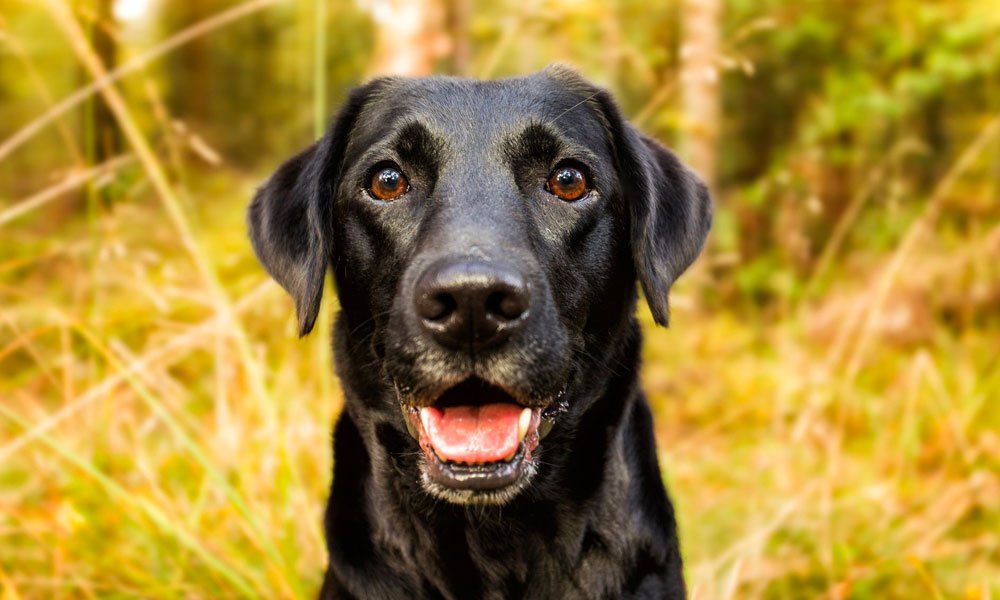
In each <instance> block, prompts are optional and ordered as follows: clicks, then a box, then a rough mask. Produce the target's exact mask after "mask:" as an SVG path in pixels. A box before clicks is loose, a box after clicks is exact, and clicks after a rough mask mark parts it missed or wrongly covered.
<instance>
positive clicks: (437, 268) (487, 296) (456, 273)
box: [414, 260, 530, 351]
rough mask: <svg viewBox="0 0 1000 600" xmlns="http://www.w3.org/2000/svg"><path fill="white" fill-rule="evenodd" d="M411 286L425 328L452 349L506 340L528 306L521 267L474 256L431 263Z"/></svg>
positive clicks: (526, 289) (470, 348)
mask: <svg viewBox="0 0 1000 600" xmlns="http://www.w3.org/2000/svg"><path fill="white" fill-rule="evenodd" d="M414 292H415V293H414V304H415V307H416V311H417V317H418V318H419V319H420V323H421V325H422V326H423V328H424V330H425V331H427V332H428V333H429V334H430V335H431V336H432V337H433V338H434V339H435V340H436V341H437V342H438V343H439V344H441V345H442V346H444V347H446V348H449V349H452V350H461V349H467V350H470V351H478V350H483V349H485V348H488V347H491V346H495V345H497V344H500V343H502V342H504V341H506V340H507V338H509V337H510V335H511V334H512V333H514V331H516V330H517V329H519V328H520V327H521V326H522V325H523V324H524V322H525V320H526V317H527V314H528V309H529V307H530V294H529V292H528V285H527V283H526V282H525V280H524V277H522V276H521V274H520V273H518V272H517V271H516V270H514V269H512V268H510V267H506V266H502V265H498V264H494V263H487V262H482V261H477V260H458V261H442V262H438V263H435V264H433V265H431V266H430V267H429V268H428V269H427V270H426V271H424V272H423V273H422V274H421V275H420V277H419V279H417V285H416V288H415V290H414Z"/></svg>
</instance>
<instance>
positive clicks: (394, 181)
mask: <svg viewBox="0 0 1000 600" xmlns="http://www.w3.org/2000/svg"><path fill="white" fill-rule="evenodd" d="M378 179H379V183H381V184H382V186H383V187H385V188H388V189H390V190H394V189H396V187H397V186H399V171H397V170H396V169H382V171H381V172H380V173H379V174H378Z"/></svg>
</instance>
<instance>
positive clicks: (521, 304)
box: [486, 291, 528, 321]
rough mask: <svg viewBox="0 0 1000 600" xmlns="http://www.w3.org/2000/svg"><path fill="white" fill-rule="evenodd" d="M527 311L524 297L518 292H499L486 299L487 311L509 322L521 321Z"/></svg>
mask: <svg viewBox="0 0 1000 600" xmlns="http://www.w3.org/2000/svg"><path fill="white" fill-rule="evenodd" d="M527 310H528V307H527V303H526V302H525V299H524V296H523V295H521V294H518V293H516V292H513V293H512V292H509V291H497V292H493V293H492V294H490V295H489V296H488V297H487V298H486V311H487V312H488V313H489V314H491V315H493V316H496V317H500V318H502V319H505V320H508V321H513V320H514V319H519V318H520V317H521V316H522V315H523V314H524V313H525V311H527Z"/></svg>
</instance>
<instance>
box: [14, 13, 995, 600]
mask: <svg viewBox="0 0 1000 600" xmlns="http://www.w3.org/2000/svg"><path fill="white" fill-rule="evenodd" d="M269 4H271V2H270V1H265V0H259V1H256V2H248V3H245V6H249V7H251V8H254V9H256V8H259V7H261V6H265V5H269ZM47 6H48V7H49V10H50V11H51V12H52V14H53V15H54V16H55V17H56V21H57V22H59V23H61V26H62V29H63V32H64V34H65V35H66V36H67V39H69V40H75V42H76V46H77V51H78V53H79V55H80V57H81V60H82V61H83V63H84V64H86V65H87V67H88V69H89V70H90V72H91V74H92V76H93V77H94V78H95V80H96V81H98V82H99V83H98V84H95V85H93V86H90V87H88V88H86V89H88V90H89V91H88V92H86V93H87V94H91V93H95V92H100V93H102V94H104V95H105V97H106V98H107V99H109V100H110V102H111V105H112V107H114V108H115V114H116V117H117V118H118V120H119V123H121V124H122V125H123V128H124V130H125V131H126V133H127V134H128V138H129V142H130V150H131V152H132V153H133V154H134V156H135V159H134V160H133V158H131V157H132V154H130V155H126V156H125V157H123V158H120V159H116V160H114V161H112V162H111V163H108V164H105V165H100V166H97V167H94V168H90V169H86V168H82V167H81V168H79V169H78V170H76V171H74V172H72V173H70V174H69V175H68V176H67V177H66V178H65V179H64V180H62V181H60V182H58V183H56V184H54V185H52V186H50V187H45V186H42V191H41V192H39V193H37V194H34V195H31V196H29V197H28V198H26V199H24V200H20V201H17V200H11V201H10V202H9V203H7V202H5V204H4V205H3V206H0V236H2V240H3V242H2V244H0V399H2V401H0V599H2V600H14V599H18V598H60V597H66V598H77V597H83V598H91V597H94V598H96V597H101V598H104V597H112V598H114V597H147V598H177V597H196V598H197V597H201V598H209V597H210V598H225V597H266V598H287V597H297V598H304V597H311V596H313V595H314V594H315V590H316V588H317V586H318V584H319V580H320V576H321V573H322V569H323V566H324V560H325V556H324V550H323V542H322V539H321V529H320V522H321V510H322V506H323V501H324V499H325V496H326V491H327V488H328V486H329V477H330V472H331V468H330V467H331V465H330V461H331V455H330V447H329V435H330V426H331V424H332V421H333V419H334V417H335V415H336V412H337V410H338V408H339V404H340V393H339V390H338V388H337V383H336V381H335V380H334V378H333V377H332V375H331V372H330V368H329V365H330V363H331V355H330V350H329V344H328V336H327V335H326V333H325V332H326V331H327V330H328V329H329V325H330V320H331V316H332V313H333V312H334V311H335V310H336V307H335V306H334V301H333V300H332V298H333V294H332V292H331V293H328V294H327V296H326V298H327V304H326V305H325V308H324V311H323V315H322V317H321V321H320V324H319V326H318V327H317V332H318V333H317V334H314V335H313V336H312V337H311V338H308V339H306V340H301V341H300V340H298V339H296V336H295V324H294V322H293V314H292V310H291V304H290V301H289V300H288V299H287V298H286V297H285V296H284V295H283V293H282V292H281V291H280V290H279V289H278V287H277V286H276V285H275V284H273V283H271V282H269V281H268V280H267V279H266V277H265V275H264V273H263V271H262V270H261V269H260V268H259V267H258V266H257V264H256V262H255V260H254V259H253V256H252V253H251V251H250V248H249V246H248V244H247V242H246V239H245V233H244V222H243V209H244V207H245V205H246V202H247V201H248V199H249V197H250V194H251V190H252V188H253V185H254V184H255V183H256V178H248V177H247V176H245V175H240V174H238V173H235V172H232V171H228V170H225V169H217V170H214V171H212V172H209V173H203V174H202V175H201V176H200V177H198V178H197V181H198V183H197V186H194V187H192V189H190V190H187V191H186V192H185V193H179V192H178V191H177V190H175V189H174V188H173V187H172V185H173V184H172V182H171V181H170V180H169V178H168V177H167V176H166V175H165V173H164V169H163V166H162V165H161V164H160V162H159V158H158V156H157V154H156V152H155V151H154V149H152V148H150V147H149V145H148V142H146V141H145V140H144V138H143V133H142V131H140V129H139V128H138V127H137V126H136V125H135V123H134V120H133V119H132V118H131V116H130V109H129V106H128V104H127V102H126V101H125V99H124V98H122V97H121V96H119V95H117V92H116V91H115V88H114V86H113V82H114V80H115V76H114V75H110V76H109V74H108V73H106V72H104V70H103V68H102V67H101V65H99V64H97V63H96V62H94V60H93V57H92V56H90V55H89V52H88V49H87V47H86V43H85V40H84V39H83V38H82V37H81V34H80V32H79V31H78V29H77V28H76V26H75V24H74V23H73V21H72V19H70V18H68V17H67V15H65V14H62V13H61V12H60V11H61V10H62V8H61V7H62V5H61V4H60V3H59V2H54V1H49V2H47ZM247 10H249V9H247ZM240 14H243V13H240ZM233 18H235V17H233ZM184 35H185V34H184V32H181V33H179V34H178V36H175V37H178V38H179V39H189V38H185V37H184ZM671 89H672V88H670V89H668V90H667V91H666V92H664V93H665V94H667V95H669V93H670V90H671ZM60 106H61V105H55V106H54V107H53V109H52V111H58V110H62V108H60ZM54 114H55V112H51V113H47V116H43V117H42V119H43V120H44V119H50V120H51V118H54V116H53V115H54ZM39 122H40V123H41V122H42V121H39ZM39 127H41V126H40V125H39ZM998 127H1000V125H997V122H994V124H993V125H990V126H988V127H985V128H983V130H982V132H981V134H980V136H981V137H980V138H977V139H976V140H972V141H971V142H970V144H969V148H968V152H969V153H972V154H976V155H978V153H980V152H982V151H983V150H984V148H987V147H988V144H990V143H992V144H995V143H996V140H995V134H996V130H997V128H998ZM31 134H32V132H30V131H29V132H28V134H27V135H28V137H30V135H31ZM18 135H22V134H18ZM25 139H27V138H25ZM12 140H13V141H15V142H17V143H21V142H22V141H23V140H21V139H20V138H18V137H16V136H15V138H11V139H8V140H6V141H5V142H4V143H0V148H8V147H11V148H13V147H12V146H8V145H5V144H10V143H11V141H12ZM2 154H3V152H0V155H2ZM974 159H975V156H972V157H971V158H969V159H968V162H971V161H973V160H974ZM963 161H965V157H964V156H963V157H962V159H960V160H959V161H958V162H956V164H955V167H954V168H953V169H952V171H950V172H949V173H948V175H947V176H946V177H945V179H944V180H943V182H942V185H941V186H940V187H939V188H938V190H939V191H938V193H935V194H934V196H933V197H932V198H931V199H930V201H929V202H928V203H927V205H926V206H927V207H928V208H927V209H926V211H925V212H923V213H922V214H921V215H918V216H917V217H916V218H915V220H914V221H913V225H912V226H911V228H910V229H909V231H910V234H908V235H903V236H901V238H900V239H901V240H902V241H901V242H900V243H899V244H898V245H897V246H896V248H895V250H894V251H893V252H892V253H889V254H880V253H876V252H863V251H857V252H855V253H853V254H851V255H849V256H847V257H843V255H842V253H838V252H832V251H831V252H830V253H829V254H826V255H824V261H823V267H822V269H821V271H822V272H823V274H824V281H823V282H822V285H823V286H824V293H823V295H815V294H814V295H809V296H807V297H808V298H811V299H809V300H807V301H803V302H801V303H799V304H796V303H795V302H793V301H792V300H791V299H783V300H781V301H779V302H776V303H775V304H776V305H777V306H780V307H781V308H764V307H757V306H755V305H753V304H751V303H748V302H743V303H738V304H727V305H722V306H718V305H717V304H718V303H717V302H715V301H713V297H714V296H713V293H712V290H713V288H714V287H715V286H716V285H717V284H719V283H720V282H721V281H724V280H725V279H726V278H730V277H734V276H735V271H722V270H721V268H719V267H718V266H717V265H716V264H715V261H714V260H713V257H712V256H711V255H709V257H708V258H707V259H706V260H705V261H703V263H702V264H701V265H700V266H699V268H697V269H696V270H695V271H694V272H693V273H692V274H691V275H689V276H688V278H687V279H686V280H685V281H684V282H683V283H682V284H681V285H680V286H679V288H678V289H677V291H676V297H675V300H674V318H673V323H674V324H675V325H674V327H673V329H671V330H669V331H668V330H660V329H654V328H652V327H651V326H649V327H647V331H648V337H647V345H646V362H645V367H644V380H645V384H646V387H647V389H648V390H649V392H650V396H651V399H652V402H653V404H654V408H655V410H656V413H657V424H658V433H659V441H660V444H661V448H662V459H663V465H664V476H665V478H666V480H667V481H668V483H669V486H670V489H671V491H672V493H673V497H674V500H675V502H676V505H677V509H678V513H679V517H680V520H681V524H680V526H681V532H682V541H683V544H684V549H685V555H686V559H687V570H688V577H689V584H690V586H691V589H692V596H693V598H695V599H728V598H830V599H834V598H967V599H969V600H971V599H988V598H992V597H995V596H998V595H1000V411H998V410H997V408H996V402H997V400H998V399H1000V349H998V348H1000V343H998V340H1000V323H998V322H997V319H996V318H995V317H996V307H997V306H998V304H1000V264H998V262H997V260H996V257H997V256H1000V226H998V225H997V223H996V221H995V217H996V215H995V214H994V215H993V217H992V218H994V220H993V221H988V222H986V223H985V224H984V225H983V226H982V227H980V228H978V229H977V232H978V233H976V234H975V235H973V236H972V237H970V238H968V239H953V238H952V237H949V236H947V235H942V234H939V233H937V232H936V229H935V223H936V220H937V217H938V216H939V213H940V210H941V208H940V206H939V205H940V204H941V203H942V202H944V201H945V200H947V199H950V198H951V196H952V195H953V191H952V190H951V187H952V184H953V183H954V182H955V181H958V180H960V178H961V176H962V175H963V173H964V170H965V167H966V166H967V162H963ZM119 169H126V170H131V171H130V172H132V175H133V176H134V179H135V180H136V181H137V182H138V183H136V184H135V186H134V187H133V189H132V190H131V192H130V193H129V202H126V203H122V204H121V205H119V206H118V207H116V209H115V210H114V211H113V212H111V213H106V214H100V215H97V216H94V217H92V218H91V219H90V220H87V219H85V218H82V217H68V218H59V219H53V218H51V217H50V216H49V215H50V214H52V213H48V212H46V211H45V208H49V207H51V206H52V205H53V204H55V203H59V202H65V201H66V197H65V195H64V194H65V193H66V192H67V191H70V190H71V189H72V188H74V187H76V186H80V185H84V184H85V183H87V182H91V181H94V182H97V184H101V183H102V181H103V180H104V179H106V177H107V176H108V175H109V173H111V172H114V171H117V170H119ZM140 169H141V170H140ZM863 195H864V194H862V195H861V196H863ZM861 196H859V198H861ZM848 214H851V213H850V212H849V213H848ZM850 218H852V219H853V217H850ZM846 226H847V225H845V227H846ZM839 243H840V241H839V240H838V242H837V244H839ZM838 255H840V256H841V258H836V257H837V256H838ZM738 268H739V267H738V266H737V267H736V269H737V270H738ZM775 277H796V275H793V274H791V273H790V272H789V273H785V272H778V273H775ZM798 283H801V284H808V286H809V287H810V288H812V287H813V284H814V283H816V282H798ZM817 285H818V284H817ZM643 318H644V319H645V323H646V324H647V325H651V319H649V317H648V315H644V316H643Z"/></svg>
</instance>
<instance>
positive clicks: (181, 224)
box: [43, 0, 277, 423]
mask: <svg viewBox="0 0 1000 600" xmlns="http://www.w3.org/2000/svg"><path fill="white" fill-rule="evenodd" d="M43 2H44V4H45V6H46V8H47V9H48V11H49V14H50V15H51V16H52V18H53V20H54V21H55V23H56V25H57V26H58V27H59V28H60V29H61V30H62V32H63V33H64V34H65V35H66V37H67V38H68V41H69V42H70V44H71V45H72V47H73V50H74V52H75V53H76V55H77V59H78V60H79V61H80V62H81V63H82V64H83V65H84V67H85V68H86V69H87V70H88V71H89V72H90V74H91V76H92V77H94V79H101V78H102V77H105V76H107V71H106V70H105V68H104V65H103V64H102V63H101V61H100V59H99V58H98V56H97V54H96V53H95V52H94V49H93V48H92V47H91V45H90V42H89V41H88V40H87V36H86V34H85V33H84V31H83V29H82V28H81V27H80V24H79V23H78V22H77V21H76V18H75V17H74V16H73V14H72V13H71V12H70V11H69V10H68V8H67V7H66V5H65V4H64V3H63V2H62V1H60V0H43ZM101 95H102V97H103V98H104V100H105V101H106V102H107V104H108V108H109V109H110V110H111V112H112V114H113V115H114V116H115V119H116V120H117V122H118V125H119V126H120V127H121V129H122V133H123V134H124V136H125V138H126V139H127V140H128V143H129V145H131V146H132V149H133V150H134V151H135V154H136V156H137V157H138V159H139V162H140V163H142V165H143V168H144V169H145V170H146V173H147V175H148V177H149V179H150V182H151V183H152V185H153V188H154V189H155V190H156V192H157V195H158V196H159V198H160V200H161V202H162V204H163V207H164V209H166V211H167V215H168V216H169V217H170V220H171V222H172V223H173V225H174V228H175V229H176V230H177V233H178V234H179V236H180V241H181V245H182V246H183V247H184V248H185V250H187V252H188V254H190V256H191V258H192V259H193V260H194V263H195V267H196V268H197V270H198V272H199V274H200V275H201V277H202V279H203V280H204V283H205V284H206V286H207V287H208V289H209V291H210V293H211V294H212V296H213V297H214V298H215V299H216V302H215V308H216V310H217V311H218V312H220V313H222V314H223V315H224V317H225V319H226V321H227V323H228V324H229V325H230V328H231V330H232V335H233V338H234V340H235V342H236V346H237V349H238V350H239V352H240V357H241V359H242V363H243V367H244V369H245V371H246V374H247V379H248V380H249V383H250V388H251V390H252V391H253V395H254V396H255V397H256V399H257V401H258V403H259V404H260V408H261V409H262V410H263V412H264V414H265V415H266V416H267V417H268V418H269V422H272V423H273V422H276V420H277V419H276V414H275V410H274V406H273V405H272V403H271V402H270V397H269V394H268V392H267V389H266V387H265V385H264V376H263V373H262V371H261V369H260V367H259V365H258V364H257V361H256V359H255V358H254V356H253V353H252V351H251V349H250V342H249V339H248V337H247V335H246V331H245V330H244V329H243V326H242V324H241V323H240V322H239V320H238V319H237V318H236V316H235V314H234V313H233V310H232V302H231V300H230V299H229V297H228V295H227V293H226V290H225V288H224V287H223V286H222V283H221V282H220V281H219V279H218V277H217V275H216V273H215V269H214V267H213V266H212V264H211V262H210V260H209V258H208V255H207V253H206V252H204V250H202V248H201V246H200V245H199V244H198V242H197V240H196V238H195V235H194V231H193V230H192V229H191V226H190V224H189V223H188V220H187V217H186V216H185V214H184V210H183V209H182V207H181V203H180V200H179V199H178V197H177V194H176V193H175V192H174V190H173V187H172V186H171V185H170V182H169V181H168V179H167V176H166V172H165V170H164V168H163V166H162V165H161V164H160V161H159V159H158V158H157V157H156V155H155V153H154V152H153V150H152V148H151V147H150V145H149V143H148V142H147V140H146V138H145V136H144V134H143V133H142V131H141V130H140V129H139V126H138V124H137V122H136V120H135V119H134V118H133V117H132V115H131V112H130V111H129V108H128V105H127V104H126V102H125V100H124V98H123V97H122V95H121V94H120V93H119V92H118V90H117V88H115V86H114V85H108V86H106V87H104V88H102V90H101Z"/></svg>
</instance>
